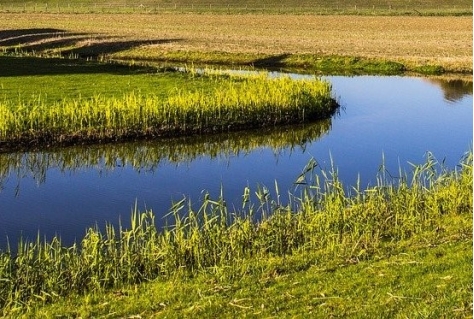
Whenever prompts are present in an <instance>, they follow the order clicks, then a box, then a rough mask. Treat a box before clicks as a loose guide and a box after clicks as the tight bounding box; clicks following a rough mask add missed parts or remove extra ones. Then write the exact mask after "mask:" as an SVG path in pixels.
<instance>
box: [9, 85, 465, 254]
mask: <svg viewBox="0 0 474 319" xmlns="http://www.w3.org/2000/svg"><path fill="white" fill-rule="evenodd" d="M327 79H328V80H329V81H330V82H331V83H332V85H333V90H334V95H335V97H337V99H338V101H339V103H340V104H341V105H342V108H341V109H340V111H339V113H338V114H337V115H335V116H334V117H333V118H331V119H328V120H325V121H320V122H316V123H311V124H306V125H300V126H292V127H282V128H276V129H272V130H265V131H261V130H260V131H250V132H239V133H232V134H222V135H214V136H201V137H192V138H191V137H189V138H179V139H168V140H158V141H144V142H134V143H124V144H108V145H93V146H86V147H69V148H64V149H56V150H48V151H45V152H29V153H9V154H0V249H2V248H4V247H5V246H6V242H7V237H8V240H9V242H10V243H11V244H12V245H16V242H17V240H18V238H19V236H23V237H24V238H28V239H33V240H34V239H35V238H36V236H37V234H38V231H40V233H41V235H42V236H46V237H47V238H49V237H51V236H53V235H55V234H57V235H60V236H61V238H62V240H63V241H64V243H65V244H71V243H72V242H73V241H74V240H75V239H79V238H81V237H82V236H83V235H84V232H85V229H86V228H87V227H89V226H93V225H95V224H98V225H99V226H103V225H105V222H111V223H118V221H119V219H121V220H122V224H123V225H124V226H127V225H128V220H129V216H130V212H131V211H132V210H133V208H134V206H135V205H137V207H138V208H139V209H145V208H146V209H152V210H153V211H154V212H155V214H156V215H157V217H158V218H157V219H158V220H160V219H159V217H160V216H163V215H164V214H166V213H167V212H168V209H169V208H170V206H171V204H172V201H178V200H181V199H182V198H183V196H186V197H188V198H190V199H191V200H192V201H193V202H196V203H199V200H200V199H202V198H203V191H204V190H206V191H209V193H210V194H211V196H212V197H217V196H218V195H219V193H220V191H221V187H222V189H223V192H224V196H225V199H226V201H227V202H228V203H229V204H230V205H236V206H237V207H238V206H239V205H240V200H241V198H242V194H243V190H244V188H245V187H246V186H249V187H250V188H251V189H252V191H256V189H257V186H258V185H260V186H262V185H266V186H267V187H268V188H269V189H270V190H273V189H274V185H275V181H278V188H279V190H280V193H281V195H282V198H283V199H284V198H285V197H286V194H287V192H288V191H291V192H295V185H294V184H293V183H294V181H295V180H296V178H297V177H298V175H299V174H300V173H301V171H302V169H303V168H304V166H305V165H306V164H307V163H308V161H309V160H310V159H311V158H314V159H316V161H317V162H318V164H319V166H320V167H321V168H323V169H330V167H331V161H332V162H333V163H334V164H335V165H336V167H337V168H338V172H339V177H340V179H341V180H342V181H343V182H344V184H345V185H346V186H347V187H349V186H350V185H353V184H355V183H356V181H357V180H358V178H359V176H360V182H361V185H362V187H363V188H365V187H366V186H367V185H370V184H373V183H374V181H375V177H376V174H377V171H378V168H379V166H380V165H381V163H382V158H384V161H385V165H386V167H387V169H388V170H389V172H390V173H392V174H393V175H397V174H398V172H399V169H402V170H406V171H409V169H410V164H409V163H408V162H411V163H422V162H424V161H425V159H426V152H427V151H430V152H432V153H433V154H434V156H435V157H437V159H438V160H439V161H444V162H445V164H446V166H447V167H454V166H455V165H456V164H458V163H459V160H460V158H461V157H462V156H463V154H464V153H465V152H466V151H468V150H469V149H470V148H471V147H472V125H473V123H472V121H473V97H472V90H473V85H472V82H464V81H461V80H449V81H448V80H442V79H434V78H414V77H398V76H396V77H377V76H358V77H342V76H341V77H339V76H334V77H327Z"/></svg>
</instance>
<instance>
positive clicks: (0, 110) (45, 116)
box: [0, 73, 336, 143]
mask: <svg viewBox="0 0 474 319" xmlns="http://www.w3.org/2000/svg"><path fill="white" fill-rule="evenodd" d="M200 76H210V77H212V79H213V80H214V81H218V84H219V87H218V88H216V89H213V90H204V89H203V90H195V91H183V90H180V89H179V88H175V89H174V90H172V92H170V93H169V94H168V95H167V96H166V97H161V96H158V95H143V94H140V93H137V92H132V93H128V94H125V95H124V96H123V97H122V98H116V97H102V96H100V95H96V96H94V97H92V98H88V99H81V98H78V99H63V100H62V101H59V102H55V103H47V102H44V101H43V99H42V98H41V96H38V97H36V98H35V99H30V100H22V99H21V98H19V99H18V100H15V101H12V100H11V99H8V100H7V99H4V100H3V101H0V139H1V140H3V141H5V142H12V141H13V142H15V141H31V140H33V141H43V142H46V143H48V142H50V143H51V142H52V143H54V142H61V141H68V140H101V139H120V138H124V137H134V136H156V135H181V134H190V133H203V132H217V131H230V130H237V129H243V128H252V127H261V126H274V125H282V124H289V123H302V122H305V121H309V120H314V119H317V118H325V117H328V116H329V115H330V114H331V113H332V112H334V110H335V107H336V103H335V101H334V100H333V99H332V97H331V86H330V84H329V83H327V82H323V81H320V80H317V79H314V80H293V79H290V78H289V77H283V78H270V77H269V76H268V74H265V73H263V74H259V75H252V76H250V75H249V76H245V77H240V76H223V75H200Z"/></svg>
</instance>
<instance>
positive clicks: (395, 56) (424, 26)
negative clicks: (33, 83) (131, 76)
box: [0, 13, 473, 74]
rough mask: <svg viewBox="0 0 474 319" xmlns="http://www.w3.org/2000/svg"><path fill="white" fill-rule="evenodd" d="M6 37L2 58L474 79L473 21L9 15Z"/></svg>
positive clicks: (1, 17)
mask: <svg viewBox="0 0 474 319" xmlns="http://www.w3.org/2000/svg"><path fill="white" fill-rule="evenodd" d="M53 17H54V18H53ZM0 28H1V29H2V30H3V31H2V32H1V33H0V49H3V50H5V52H20V51H23V52H30V53H34V54H36V55H43V56H44V55H49V56H51V55H62V56H67V57H68V56H76V57H84V58H86V57H94V58H96V57H102V58H105V59H110V58H113V59H121V58H122V59H123V58H128V59H135V60H155V61H180V62H186V63H191V62H194V63H209V64H216V63H217V64H227V65H232V64H233V65H256V66H259V65H260V66H271V67H278V68H281V67H295V66H297V67H304V68H306V69H308V70H311V71H314V70H320V71H321V72H325V73H326V72H330V73H334V72H338V73H347V72H354V71H355V72H372V73H374V72H380V73H387V72H388V73H393V72H402V71H414V72H422V73H437V72H461V73H468V74H469V73H472V43H471V42H472V41H471V40H472V36H473V35H472V16H464V17H453V16H449V17H448V16H445V17H420V16H394V17H382V16H347V15H342V16H319V15H294V14H281V15H268V14H263V15H239V14H226V15H220V14H210V13H203V14H193V13H167V14H160V15H148V14H113V15H111V14H99V13H95V14H80V15H71V14H61V13H60V14H54V15H51V14H38V13H36V14H34V13H31V14H30V13H28V14H26V13H25V14H14V13H10V14H0Z"/></svg>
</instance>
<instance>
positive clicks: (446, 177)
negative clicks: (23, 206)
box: [0, 151, 473, 313]
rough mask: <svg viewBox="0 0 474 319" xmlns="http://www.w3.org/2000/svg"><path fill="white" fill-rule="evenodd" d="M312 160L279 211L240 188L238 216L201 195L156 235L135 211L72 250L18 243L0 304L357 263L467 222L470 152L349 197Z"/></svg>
mask: <svg viewBox="0 0 474 319" xmlns="http://www.w3.org/2000/svg"><path fill="white" fill-rule="evenodd" d="M315 164H316V163H315V162H314V161H310V162H309V163H308V165H307V167H306V168H305V169H304V170H303V171H302V174H301V176H300V178H298V179H297V182H298V183H299V184H301V185H304V189H303V190H302V193H301V194H299V195H298V194H293V195H291V196H290V198H291V200H290V203H289V204H288V205H283V204H282V203H281V202H280V194H279V193H278V187H277V186H276V192H277V195H276V197H274V198H272V197H271V196H270V194H269V192H268V191H267V190H266V189H265V188H260V189H257V190H256V191H255V195H256V197H257V198H258V201H257V202H256V203H252V201H251V200H250V195H251V193H252V191H251V190H250V189H248V188H246V189H245V190H244V191H243V200H242V207H241V208H240V209H238V210H237V211H231V210H229V208H228V207H227V205H226V202H225V199H224V197H223V196H222V195H221V196H220V197H219V198H217V199H212V198H210V197H209V196H205V198H204V200H203V202H202V205H201V206H200V207H199V208H196V209H195V208H193V206H192V205H191V203H190V202H188V201H187V200H186V199H183V200H182V201H179V202H176V203H174V204H173V205H172V207H171V209H170V213H169V215H168V221H169V222H170V223H171V224H172V225H170V226H169V227H165V228H164V229H157V228H156V227H155V220H154V219H155V215H154V214H153V212H151V211H148V212H145V213H139V212H137V211H135V212H134V213H133V214H132V218H131V227H130V228H129V229H124V228H122V227H121V226H119V227H118V228H115V227H113V226H111V225H107V227H106V228H105V231H100V230H99V229H98V228H90V229H88V230H87V232H86V235H85V236H84V238H83V239H82V240H81V241H80V242H78V243H77V244H75V245H73V246H71V247H64V246H63V245H62V244H61V240H60V239H59V238H54V239H52V241H50V242H44V241H42V240H41V239H38V240H37V241H36V242H31V243H30V242H20V243H19V245H18V247H17V249H16V253H13V252H9V251H6V252H3V253H2V254H1V255H0V278H2V280H1V281H0V305H1V306H2V307H3V309H4V313H8V311H9V309H10V310H12V309H16V311H18V310H19V309H27V308H28V307H27V306H28V305H33V304H34V303H35V302H40V303H48V302H51V301H54V300H57V299H58V298H59V297H61V296H67V295H69V294H79V295H82V294H89V293H97V292H100V291H103V290H104V289H109V288H114V289H120V288H121V287H129V285H133V284H138V283H143V282H147V281H150V280H154V279H161V280H172V278H174V277H175V276H179V277H187V278H192V277H196V276H198V275H199V274H201V273H204V274H209V275H212V276H215V278H219V280H237V279H239V278H242V276H249V275H252V274H253V273H254V272H257V273H258V272H260V271H259V270H258V267H259V266H258V265H253V266H252V265H251V264H249V263H248V261H249V260H267V259H269V258H270V259H271V258H282V257H285V256H288V257H290V256H293V255H295V256H299V257H298V258H302V260H306V259H305V256H307V258H309V256H313V257H311V258H314V257H315V256H317V259H319V260H321V261H325V262H330V261H331V260H340V258H341V256H343V258H344V259H345V260H346V261H349V262H350V263H359V262H363V261H364V260H371V259H374V258H375V259H377V256H378V254H379V253H380V251H381V249H382V247H384V246H386V245H387V244H390V243H392V245H394V247H393V249H401V248H402V247H401V246H400V245H403V243H405V242H406V241H407V240H409V239H410V238H416V237H417V236H419V235H420V234H425V233H429V234H430V236H434V238H436V237H437V236H438V235H436V234H441V235H442V234H443V233H444V232H447V233H451V232H452V229H453V227H454V228H456V227H457V226H456V225H455V224H451V223H454V222H456V220H457V221H458V222H460V223H461V224H462V223H464V222H465V220H466V219H470V218H472V201H473V198H472V151H470V152H469V153H467V154H466V156H465V157H464V158H463V159H462V161H461V162H460V164H459V169H456V170H454V171H453V170H448V169H446V168H445V167H443V166H441V165H440V164H438V163H437V161H436V160H435V159H434V158H433V157H432V156H431V155H428V158H427V161H426V162H425V163H424V164H422V165H416V166H414V167H413V171H412V172H411V174H410V175H405V176H404V177H402V179H400V180H398V181H391V180H389V179H388V178H387V177H386V176H385V175H384V173H383V170H382V171H381V173H380V175H379V177H378V179H377V180H378V183H377V185H376V186H374V187H370V188H367V189H360V188H359V187H357V186H356V187H354V188H353V189H352V192H351V194H348V193H347V189H346V188H345V187H344V186H343V185H342V184H341V182H340V181H339V180H338V177H337V170H335V169H333V170H332V171H329V172H325V171H322V172H320V173H319V174H316V175H314V173H315V171H314V169H315V168H316V166H315ZM317 176H320V178H317ZM310 177H311V178H312V182H311V183H310V184H305V183H307V180H308V179H309V178H310ZM466 217H468V218H466ZM446 220H450V223H449V224H445V221H446ZM456 223H457V222H456ZM463 225H464V224H463ZM466 227H467V228H470V227H471V228H470V230H469V229H467V228H466ZM461 228H462V229H463V230H462V232H463V233H457V234H456V236H465V235H466V234H465V233H466V232H470V231H472V226H466V225H464V226H462V227H461ZM397 243H399V244H397ZM315 261H316V260H315ZM285 265H286V266H285ZM254 267H256V268H254ZM282 267H290V268H291V267H292V266H291V265H288V264H284V265H283V264H282ZM323 297H324V295H323Z"/></svg>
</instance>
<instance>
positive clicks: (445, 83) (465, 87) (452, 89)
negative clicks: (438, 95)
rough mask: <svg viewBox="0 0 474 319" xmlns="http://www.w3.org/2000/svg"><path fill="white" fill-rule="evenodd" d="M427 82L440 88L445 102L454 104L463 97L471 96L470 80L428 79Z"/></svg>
mask: <svg viewBox="0 0 474 319" xmlns="http://www.w3.org/2000/svg"><path fill="white" fill-rule="evenodd" d="M427 81H428V82H430V83H433V84H436V85H437V86H439V87H440V88H441V90H442V91H443V94H444V99H445V100H446V101H449V102H456V101H459V100H461V99H463V98H464V97H465V96H472V87H473V85H472V79H471V80H466V79H445V78H428V79H427Z"/></svg>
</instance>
